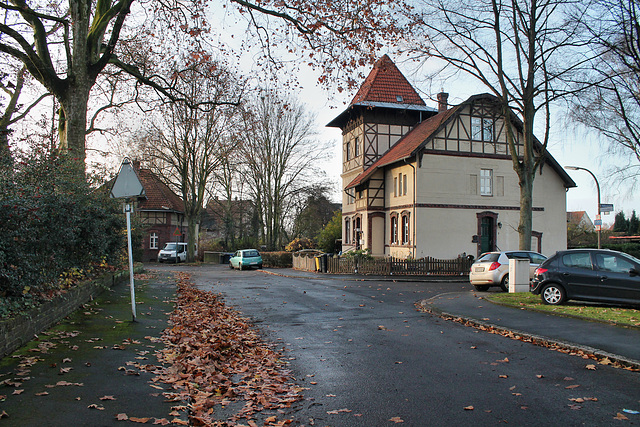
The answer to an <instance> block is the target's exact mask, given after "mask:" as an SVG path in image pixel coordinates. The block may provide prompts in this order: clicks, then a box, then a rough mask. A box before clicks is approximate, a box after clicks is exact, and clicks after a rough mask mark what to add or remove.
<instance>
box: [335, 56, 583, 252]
mask: <svg viewBox="0 0 640 427" xmlns="http://www.w3.org/2000/svg"><path fill="white" fill-rule="evenodd" d="M436 98H437V107H438V108H431V107H428V106H427V105H426V104H425V102H424V101H423V100H422V98H421V97H420V95H418V93H417V92H416V90H415V89H414V88H413V86H411V84H410V83H409V82H408V80H407V79H406V78H405V76H404V75H403V74H402V72H400V70H399V69H398V67H397V66H396V65H395V64H394V63H393V61H392V60H391V58H389V57H388V56H387V55H384V56H383V57H382V58H380V59H379V60H378V61H377V62H376V63H375V65H374V66H373V69H372V70H371V72H370V73H369V75H368V76H367V78H366V79H365V81H364V82H363V84H362V86H361V87H360V89H359V90H358V92H357V93H356V95H355V96H354V97H353V99H352V101H351V103H350V104H349V106H348V107H347V108H346V110H344V111H343V112H342V113H340V114H339V115H338V116H337V117H336V118H335V119H333V120H332V121H331V122H330V123H329V124H328V126H330V127H338V128H340V129H341V130H342V175H341V177H342V188H343V190H344V191H343V197H342V201H343V203H342V217H343V233H342V250H343V252H347V251H351V250H355V249H369V250H370V251H371V253H372V254H373V255H374V256H393V257H399V258H407V257H411V258H422V257H426V256H431V257H437V258H449V259H450V258H455V257H456V256H457V255H460V254H470V255H473V256H478V255H479V254H481V253H483V252H487V251H495V250H498V249H501V250H509V249H518V242H519V237H518V231H517V229H518V224H519V210H520V198H519V186H518V177H517V175H516V173H515V172H514V170H513V160H512V158H511V154H510V151H511V150H510V148H509V145H508V143H507V130H506V129H507V126H505V124H506V123H505V122H506V120H507V119H505V117H503V115H502V109H501V108H500V105H499V103H498V100H497V98H496V97H495V96H493V95H491V94H478V95H473V96H471V97H470V98H468V99H467V100H466V101H464V102H462V103H460V104H458V105H453V106H452V105H449V104H448V94H446V93H439V94H437V97H436ZM508 120H509V121H510V122H511V125H512V126H513V129H515V130H516V134H515V135H514V144H515V149H516V150H517V152H518V153H520V152H522V151H521V150H523V149H524V148H523V145H522V137H521V134H520V132H521V129H522V123H521V122H520V121H519V119H518V117H517V116H516V114H513V113H511V114H510V115H509V117H508ZM535 149H536V150H544V148H543V146H542V144H540V143H539V142H537V145H536V147H535ZM539 152H540V151H539ZM544 156H545V164H546V166H545V167H544V168H541V172H540V175H539V176H538V177H536V180H535V183H534V202H535V205H534V206H533V208H532V210H533V226H534V232H533V238H532V247H533V248H535V249H537V250H538V251H539V252H542V251H544V253H551V252H555V251H556V250H560V249H564V248H566V235H567V233H566V231H567V230H566V194H565V193H566V189H567V188H571V187H574V186H575V183H574V182H573V181H572V180H571V178H570V177H569V176H568V175H567V173H566V172H565V171H564V170H563V169H562V167H560V165H559V164H558V163H557V162H556V161H555V159H554V158H553V157H552V156H551V155H550V154H549V153H548V152H546V153H545V154H544ZM543 235H544V239H543ZM534 239H535V241H534Z"/></svg>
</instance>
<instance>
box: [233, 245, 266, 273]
mask: <svg viewBox="0 0 640 427" xmlns="http://www.w3.org/2000/svg"><path fill="white" fill-rule="evenodd" d="M251 267H256V268H262V257H261V256H260V252H258V250H257V249H243V250H241V251H236V253H235V254H233V256H232V257H231V258H230V259H229V268H237V269H238V270H244V269H245V268H251Z"/></svg>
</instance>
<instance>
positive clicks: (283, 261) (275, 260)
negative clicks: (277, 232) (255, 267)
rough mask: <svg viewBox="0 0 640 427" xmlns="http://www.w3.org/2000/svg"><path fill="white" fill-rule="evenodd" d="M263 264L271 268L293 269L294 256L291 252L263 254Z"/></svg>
mask: <svg viewBox="0 0 640 427" xmlns="http://www.w3.org/2000/svg"><path fill="white" fill-rule="evenodd" d="M260 255H262V264H263V265H264V266H265V267H271V268H291V267H293V254H292V253H291V252H284V251H282V252H261V253H260Z"/></svg>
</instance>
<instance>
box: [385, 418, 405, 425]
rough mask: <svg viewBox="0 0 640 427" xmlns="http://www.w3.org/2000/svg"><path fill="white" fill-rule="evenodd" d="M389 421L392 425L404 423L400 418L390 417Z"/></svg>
mask: <svg viewBox="0 0 640 427" xmlns="http://www.w3.org/2000/svg"><path fill="white" fill-rule="evenodd" d="M389 421H391V422H392V423H396V424H398V423H403V422H404V420H403V419H402V418H400V417H392V418H391V419H389Z"/></svg>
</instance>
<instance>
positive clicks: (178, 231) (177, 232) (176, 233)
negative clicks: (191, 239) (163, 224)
mask: <svg viewBox="0 0 640 427" xmlns="http://www.w3.org/2000/svg"><path fill="white" fill-rule="evenodd" d="M180 234H182V233H180V228H178V227H176V231H174V232H173V235H174V236H179V235H180Z"/></svg>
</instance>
